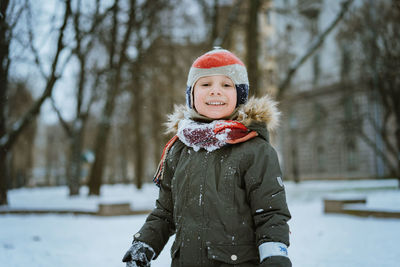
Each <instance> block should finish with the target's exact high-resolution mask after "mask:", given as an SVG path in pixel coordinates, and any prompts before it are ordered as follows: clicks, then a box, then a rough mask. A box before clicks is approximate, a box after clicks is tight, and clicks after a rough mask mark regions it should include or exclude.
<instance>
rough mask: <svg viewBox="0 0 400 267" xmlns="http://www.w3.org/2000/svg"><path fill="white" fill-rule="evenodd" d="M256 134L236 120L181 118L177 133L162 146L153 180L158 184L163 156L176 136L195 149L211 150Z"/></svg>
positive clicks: (161, 175) (162, 172)
mask: <svg viewBox="0 0 400 267" xmlns="http://www.w3.org/2000/svg"><path fill="white" fill-rule="evenodd" d="M257 135H258V134H257V132H255V131H250V130H249V129H248V128H247V127H246V126H244V125H243V124H242V123H240V122H237V121H232V120H217V121H213V122H211V123H201V122H196V121H193V120H189V119H185V120H182V121H181V122H180V123H179V126H178V133H177V135H175V136H174V137H172V139H171V140H169V141H168V143H167V144H166V146H165V147H164V150H163V153H162V156H161V161H160V164H159V165H158V168H157V172H156V174H155V175H154V178H153V181H154V182H155V183H156V185H158V186H159V184H160V181H161V180H162V178H163V174H164V162H165V158H166V156H167V154H168V151H169V150H170V149H171V147H172V145H173V144H174V143H175V141H176V140H177V139H178V138H179V140H181V141H182V143H184V144H185V145H187V146H189V147H192V148H193V149H194V150H195V151H198V150H199V149H201V148H203V149H205V150H207V151H209V152H211V151H214V150H216V149H219V148H221V147H223V146H225V145H227V144H237V143H242V142H245V141H247V140H249V139H251V138H253V137H255V136H257Z"/></svg>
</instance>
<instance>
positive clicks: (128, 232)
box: [0, 180, 400, 267]
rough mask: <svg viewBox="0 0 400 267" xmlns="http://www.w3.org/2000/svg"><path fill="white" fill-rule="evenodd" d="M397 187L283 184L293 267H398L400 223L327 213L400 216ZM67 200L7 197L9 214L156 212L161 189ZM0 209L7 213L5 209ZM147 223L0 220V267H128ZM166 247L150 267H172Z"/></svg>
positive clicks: (56, 192)
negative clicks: (121, 206) (344, 209)
mask: <svg viewBox="0 0 400 267" xmlns="http://www.w3.org/2000/svg"><path fill="white" fill-rule="evenodd" d="M396 187H397V181H396V180H380V181H351V182H349V181H329V182H321V181H308V182H302V183H300V184H297V185H296V184H293V183H291V182H287V183H286V190H287V197H288V204H289V208H290V210H291V213H292V217H293V218H292V220H291V221H290V223H289V224H290V228H291V246H290V248H289V254H290V257H291V259H292V262H293V266H299V267H302V266H307V267H313V266H315V267H316V266H318V267H321V266H322V267H338V266H340V267H346V266H348V267H354V266H362V267H372V266H374V267H375V266H380V267H385V266H388V267H395V266H399V262H400V250H399V249H398V244H397V242H398V241H399V240H400V219H376V218H358V217H352V216H348V215H336V214H329V215H326V214H324V213H323V203H322V200H323V199H324V198H347V197H352V198H353V197H365V198H367V207H368V208H371V209H381V210H382V209H385V210H397V211H400V190H398V189H396ZM86 193H87V188H82V190H81V196H79V197H75V198H72V199H71V198H69V197H68V191H67V188H65V187H57V188H35V189H18V190H11V191H9V202H10V206H9V208H12V209H74V210H91V211H94V210H96V209H97V205H98V203H121V202H130V203H131V206H132V208H133V209H151V208H152V207H153V206H154V200H155V198H156V197H157V187H155V186H154V185H151V184H149V185H145V186H144V188H143V190H141V191H138V190H136V189H134V188H133V186H132V185H128V186H125V185H114V186H103V187H102V196H101V197H87V196H86ZM0 209H4V207H1V208H0ZM145 219H146V216H145V215H138V216H120V217H96V216H88V215H81V216H74V215H0V266H5V267H19V266H21V267H26V266H29V267H36V266H37V267H39V266H40V267H50V266H60V267H67V266H68V267H70V266H74V267H76V266H96V267H102V266H104V267H110V266H121V267H122V266H124V265H123V263H122V262H121V258H122V256H123V254H124V252H125V251H126V249H127V248H128V247H129V244H130V242H131V240H132V234H134V233H135V232H136V231H137V230H138V229H139V228H140V226H141V225H142V224H143V222H144V220H145ZM172 241H173V238H171V239H170V242H169V243H168V244H167V246H166V247H165V249H164V250H163V252H162V254H161V255H160V257H159V258H158V259H157V260H156V261H154V262H153V263H152V266H153V267H164V266H169V264H170V256H169V248H170V246H171V244H172Z"/></svg>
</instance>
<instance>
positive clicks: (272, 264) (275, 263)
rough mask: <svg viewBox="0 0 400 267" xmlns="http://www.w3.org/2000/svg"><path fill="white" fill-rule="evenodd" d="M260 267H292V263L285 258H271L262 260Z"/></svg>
mask: <svg viewBox="0 0 400 267" xmlns="http://www.w3.org/2000/svg"><path fill="white" fill-rule="evenodd" d="M260 267H292V262H291V261H290V259H289V258H288V257H285V256H272V257H268V258H266V259H265V260H263V261H262V262H261V263H260Z"/></svg>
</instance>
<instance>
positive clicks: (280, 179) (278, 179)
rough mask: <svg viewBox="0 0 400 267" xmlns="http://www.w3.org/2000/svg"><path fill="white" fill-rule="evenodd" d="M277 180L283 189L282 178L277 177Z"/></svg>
mask: <svg viewBox="0 0 400 267" xmlns="http://www.w3.org/2000/svg"><path fill="white" fill-rule="evenodd" d="M276 180H277V181H278V184H279V185H280V186H282V187H283V181H282V177H280V176H278V177H276Z"/></svg>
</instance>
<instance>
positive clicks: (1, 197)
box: [0, 0, 9, 205]
mask: <svg viewBox="0 0 400 267" xmlns="http://www.w3.org/2000/svg"><path fill="white" fill-rule="evenodd" d="M8 4H9V1H8V0H4V1H1V3H0V14H2V15H0V143H2V142H1V139H2V137H3V136H4V135H5V134H6V102H7V99H6V98H7V86H8V84H7V79H8V66H9V55H8V54H9V50H8V49H9V40H8V39H7V35H8V34H7V32H8V31H9V29H8V27H9V26H8V25H7V21H6V11H7V7H8ZM6 156H7V148H2V147H0V205H7V204H8V200H7V180H8V176H7V173H8V172H7V169H6V168H7V164H6Z"/></svg>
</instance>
